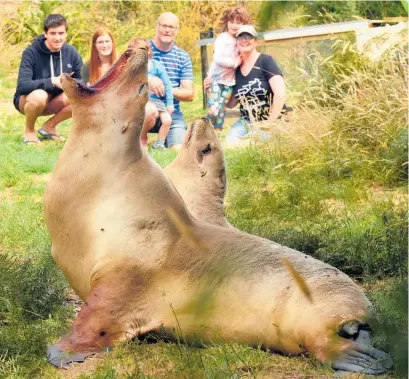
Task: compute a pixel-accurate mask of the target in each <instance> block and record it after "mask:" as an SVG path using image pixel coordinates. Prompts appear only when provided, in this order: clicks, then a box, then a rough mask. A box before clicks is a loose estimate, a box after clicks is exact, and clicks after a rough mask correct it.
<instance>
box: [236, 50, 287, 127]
mask: <svg viewBox="0 0 409 379" xmlns="http://www.w3.org/2000/svg"><path fill="white" fill-rule="evenodd" d="M274 75H281V76H282V73H281V70H280V69H279V68H278V66H277V63H276V62H275V61H274V59H273V58H272V57H271V56H270V55H266V54H260V56H259V57H258V58H257V60H256V63H255V64H254V67H253V68H252V69H251V71H250V72H249V74H248V75H247V76H244V75H243V74H242V73H241V71H240V67H238V68H237V70H236V85H235V86H234V88H233V91H234V92H233V93H234V96H235V98H236V99H237V100H238V101H239V104H240V116H241V117H243V118H246V119H247V120H249V121H250V122H257V121H262V120H267V118H268V114H269V111H270V106H271V104H273V96H274V94H273V92H272V91H271V87H270V84H269V83H268V81H269V80H270V79H271V77H273V76H274Z"/></svg>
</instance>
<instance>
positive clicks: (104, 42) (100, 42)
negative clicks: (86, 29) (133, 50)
mask: <svg viewBox="0 0 409 379" xmlns="http://www.w3.org/2000/svg"><path fill="white" fill-rule="evenodd" d="M95 43H96V44H97V45H110V44H111V43H112V41H111V40H106V41H104V40H101V41H96V42H95Z"/></svg>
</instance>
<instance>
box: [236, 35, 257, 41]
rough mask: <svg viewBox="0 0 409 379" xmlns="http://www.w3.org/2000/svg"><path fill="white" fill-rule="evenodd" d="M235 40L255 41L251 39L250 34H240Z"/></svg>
mask: <svg viewBox="0 0 409 379" xmlns="http://www.w3.org/2000/svg"><path fill="white" fill-rule="evenodd" d="M237 39H238V40H239V41H243V40H244V41H250V40H251V39H256V38H255V37H253V36H252V35H251V34H248V33H242V34H240V35H239V36H238V37H237Z"/></svg>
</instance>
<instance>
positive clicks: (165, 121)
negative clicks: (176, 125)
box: [158, 112, 172, 141]
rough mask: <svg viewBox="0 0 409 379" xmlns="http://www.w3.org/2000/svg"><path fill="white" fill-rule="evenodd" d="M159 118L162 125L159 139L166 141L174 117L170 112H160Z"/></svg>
mask: <svg viewBox="0 0 409 379" xmlns="http://www.w3.org/2000/svg"><path fill="white" fill-rule="evenodd" d="M159 117H160V121H161V123H162V125H161V127H160V129H159V133H158V137H159V139H161V140H162V141H164V140H165V139H166V137H167V136H168V133H169V129H170V125H171V124H172V117H171V115H170V114H169V113H168V112H160V113H159Z"/></svg>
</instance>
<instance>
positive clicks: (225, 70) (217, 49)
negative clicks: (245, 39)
mask: <svg viewBox="0 0 409 379" xmlns="http://www.w3.org/2000/svg"><path fill="white" fill-rule="evenodd" d="M237 54H238V53H237V44H236V38H234V37H233V36H231V35H230V34H229V33H228V32H223V33H221V34H219V35H218V36H217V38H216V41H215V43H214V54H213V61H212V63H211V65H210V68H209V73H208V76H210V77H211V78H212V79H213V81H214V82H216V83H219V84H224V85H226V86H234V85H235V84H236V81H235V73H236V66H235V63H236V58H237Z"/></svg>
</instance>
